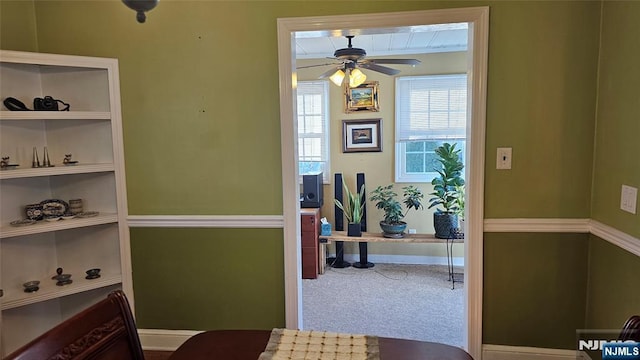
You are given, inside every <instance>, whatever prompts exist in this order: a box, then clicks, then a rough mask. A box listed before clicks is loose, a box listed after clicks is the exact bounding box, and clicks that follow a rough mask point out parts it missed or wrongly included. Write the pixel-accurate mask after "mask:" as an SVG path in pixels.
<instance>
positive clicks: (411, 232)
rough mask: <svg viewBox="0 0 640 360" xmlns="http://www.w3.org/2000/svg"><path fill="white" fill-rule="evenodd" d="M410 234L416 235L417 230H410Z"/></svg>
mask: <svg viewBox="0 0 640 360" xmlns="http://www.w3.org/2000/svg"><path fill="white" fill-rule="evenodd" d="M408 232H409V234H415V233H416V229H409V230H408Z"/></svg>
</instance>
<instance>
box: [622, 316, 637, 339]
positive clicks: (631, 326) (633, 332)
mask: <svg viewBox="0 0 640 360" xmlns="http://www.w3.org/2000/svg"><path fill="white" fill-rule="evenodd" d="M618 340H623V341H624V340H633V341H638V342H640V315H633V316H631V317H630V318H628V319H627V321H625V323H624V325H623V326H622V332H620V336H619V337H618Z"/></svg>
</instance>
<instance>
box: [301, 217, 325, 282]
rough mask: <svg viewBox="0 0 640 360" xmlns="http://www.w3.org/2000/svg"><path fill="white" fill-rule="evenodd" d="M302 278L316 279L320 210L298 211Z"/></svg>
mask: <svg viewBox="0 0 640 360" xmlns="http://www.w3.org/2000/svg"><path fill="white" fill-rule="evenodd" d="M300 227H301V230H302V234H301V237H300V239H301V242H302V244H301V248H302V278H303V279H316V278H317V277H318V234H319V232H320V230H319V229H320V209H306V208H303V209H300Z"/></svg>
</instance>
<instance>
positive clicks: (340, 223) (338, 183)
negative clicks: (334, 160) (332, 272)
mask: <svg viewBox="0 0 640 360" xmlns="http://www.w3.org/2000/svg"><path fill="white" fill-rule="evenodd" d="M333 187H334V198H335V199H336V200H338V201H340V203H342V174H341V173H336V174H335V175H334V181H333ZM334 209H335V223H336V231H343V230H344V214H343V213H342V210H340V208H339V207H338V206H337V205H334ZM329 261H330V262H329V264H330V265H331V267H334V268H340V269H342V268H346V267H349V266H351V264H350V263H348V262H346V261H344V241H336V257H335V259H330V260H329Z"/></svg>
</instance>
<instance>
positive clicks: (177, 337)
mask: <svg viewBox="0 0 640 360" xmlns="http://www.w3.org/2000/svg"><path fill="white" fill-rule="evenodd" d="M201 332H202V331H192V330H157V329H138V336H139V337H140V343H141V344H142V348H143V349H144V350H158V351H175V350H176V349H177V348H178V347H179V346H180V345H182V344H183V343H184V342H185V341H187V339H189V338H190V337H192V336H194V335H196V334H199V333H201Z"/></svg>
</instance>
